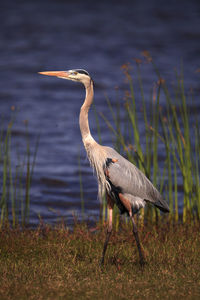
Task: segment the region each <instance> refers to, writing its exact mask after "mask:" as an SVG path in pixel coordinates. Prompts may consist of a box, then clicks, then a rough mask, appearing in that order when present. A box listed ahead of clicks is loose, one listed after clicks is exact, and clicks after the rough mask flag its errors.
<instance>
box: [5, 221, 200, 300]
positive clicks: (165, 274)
mask: <svg viewBox="0 0 200 300" xmlns="http://www.w3.org/2000/svg"><path fill="white" fill-rule="evenodd" d="M140 236H141V241H142V242H143V247H144V251H145V254H146V260H147V264H146V265H145V267H144V269H141V268H140V265H139V260H138V253H137V249H136V245H135V242H134V239H133V236H132V233H131V229H130V228H123V229H122V230H121V231H120V232H119V233H116V232H114V233H113V236H112V238H111V241H110V244H109V247H108V251H107V255H106V259H105V267H104V270H103V271H101V270H100V268H99V260H100V256H101V251H102V246H103V240H104V237H105V231H104V230H102V228H100V229H99V230H97V231H94V232H91V231H90V230H88V229H87V227H86V226H84V225H80V226H76V228H75V230H74V232H71V233H70V232H69V231H68V230H66V229H63V228H54V229H51V228H49V227H48V226H45V227H43V228H38V229H37V230H24V231H20V230H11V229H4V230H2V231H1V232H0V278H1V284H0V299H21V300H22V299H181V298H182V299H199V298H200V255H199V254H200V251H199V249H200V232H199V224H196V225H191V224H190V225H176V226H169V225H168V226H167V225H162V226H161V227H160V228H159V229H156V228H155V226H152V227H147V228H144V229H143V230H142V231H141V229H140Z"/></svg>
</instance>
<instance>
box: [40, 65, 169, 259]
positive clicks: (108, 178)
mask: <svg viewBox="0 0 200 300" xmlns="http://www.w3.org/2000/svg"><path fill="white" fill-rule="evenodd" d="M41 74H44V75H49V76H57V77H59V78H63V79H68V80H73V81H79V82H81V83H83V84H84V86H85V89H86V97H85V101H84V103H83V105H82V107H81V110H80V116H79V124H80V130H81V135H82V140H83V144H84V146H85V149H86V152H87V156H88V159H89V161H90V164H91V165H92V167H93V169H94V170H95V172H96V175H97V179H98V186H99V195H100V197H102V196H103V195H105V194H106V196H107V202H108V209H109V224H108V231H107V237H106V241H105V244H104V249H103V255H102V260H101V263H102V264H103V263H104V255H105V252H106V249H107V245H108V241H109V237H110V234H111V230H112V212H113V206H114V204H116V205H117V206H118V208H119V210H120V212H121V213H127V214H128V215H129V216H130V217H131V219H132V222H133V233H134V236H135V239H136V243H137V246H138V250H139V255H140V262H141V264H143V262H144V258H143V254H142V251H141V247H140V242H139V237H138V233H137V227H136V224H135V222H134V218H133V215H134V214H135V213H137V212H138V211H139V210H140V208H142V207H144V206H145V204H146V202H150V203H152V204H153V205H154V206H156V207H158V208H159V209H160V210H161V211H163V212H169V208H168V205H167V203H166V202H165V201H164V199H163V197H162V196H161V194H160V193H159V192H158V190H157V189H156V188H155V187H154V186H153V184H152V183H151V182H150V181H149V179H148V178H147V177H146V176H145V175H144V174H143V173H142V172H141V171H140V170H139V169H138V168H137V167H136V166H135V165H133V164H132V163H131V162H129V161H128V160H127V159H125V158H124V157H123V156H121V155H120V154H119V153H118V152H117V151H115V150H114V149H112V148H110V147H106V146H101V145H99V144H98V143H97V142H96V141H95V140H94V138H93V137H92V135H91V133H90V129H89V123H88V112H89V109H90V106H91V104H92V101H93V95H94V92H93V81H92V79H91V78H90V76H89V74H88V72H87V71H85V70H70V71H58V72H57V71H56V72H41Z"/></svg>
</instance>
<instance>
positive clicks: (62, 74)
mask: <svg viewBox="0 0 200 300" xmlns="http://www.w3.org/2000/svg"><path fill="white" fill-rule="evenodd" d="M38 73H39V74H42V75H47V76H56V77H60V78H66V79H68V77H69V73H68V72H67V71H48V72H38Z"/></svg>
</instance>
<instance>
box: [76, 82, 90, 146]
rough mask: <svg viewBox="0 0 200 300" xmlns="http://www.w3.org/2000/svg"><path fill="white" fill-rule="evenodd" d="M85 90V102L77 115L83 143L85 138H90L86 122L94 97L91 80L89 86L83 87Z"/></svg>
mask: <svg viewBox="0 0 200 300" xmlns="http://www.w3.org/2000/svg"><path fill="white" fill-rule="evenodd" d="M85 90H86V96H85V101H84V103H83V105H82V106H81V110H80V115H79V125H80V130H81V135H82V140H83V143H84V142H85V140H86V139H87V138H92V136H91V133H90V128H89V122H88V112H89V109H90V106H91V104H92V102H93V97H94V90H93V83H92V80H91V82H90V85H89V86H85Z"/></svg>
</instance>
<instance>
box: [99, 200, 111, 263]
mask: <svg viewBox="0 0 200 300" xmlns="http://www.w3.org/2000/svg"><path fill="white" fill-rule="evenodd" d="M107 202H108V216H109V219H108V228H107V233H106V240H105V243H104V246H103V253H102V258H101V262H100V265H101V266H103V264H104V257H105V253H106V249H107V247H108V242H109V239H110V236H111V232H112V214H113V206H114V202H113V201H112V199H111V198H110V197H109V196H108V195H107Z"/></svg>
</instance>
